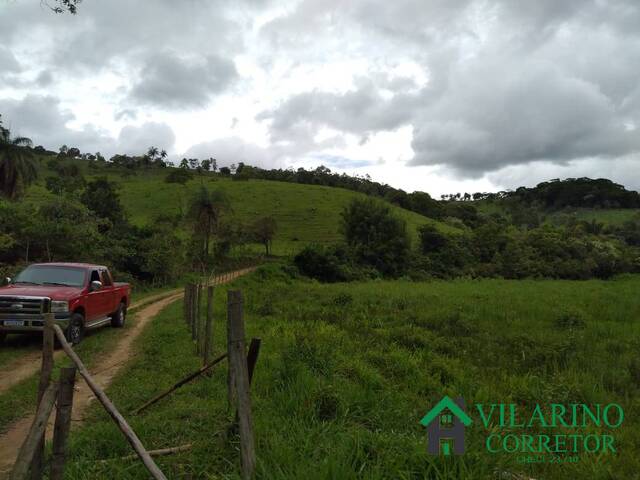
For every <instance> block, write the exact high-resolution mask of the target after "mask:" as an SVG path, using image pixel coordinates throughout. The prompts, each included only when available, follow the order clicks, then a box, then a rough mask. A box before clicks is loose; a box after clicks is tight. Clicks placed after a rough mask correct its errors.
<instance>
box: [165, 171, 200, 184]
mask: <svg viewBox="0 0 640 480" xmlns="http://www.w3.org/2000/svg"><path fill="white" fill-rule="evenodd" d="M192 178H193V174H192V173H191V172H190V171H189V170H187V169H184V168H174V169H172V170H171V171H170V172H169V174H168V175H167V176H166V177H165V179H164V181H165V182H167V183H180V184H182V185H184V184H185V183H187V182H188V181H189V180H191V179H192Z"/></svg>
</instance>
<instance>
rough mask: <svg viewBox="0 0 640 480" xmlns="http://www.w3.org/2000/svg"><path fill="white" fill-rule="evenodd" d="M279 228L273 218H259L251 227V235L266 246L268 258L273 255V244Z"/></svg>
mask: <svg viewBox="0 0 640 480" xmlns="http://www.w3.org/2000/svg"><path fill="white" fill-rule="evenodd" d="M277 228H278V226H277V224H276V221H275V219H274V218H273V217H261V218H258V219H257V220H256V221H255V222H253V224H252V225H251V233H252V235H253V238H254V239H255V240H256V241H257V242H260V243H261V244H262V245H264V249H265V253H266V254H267V256H268V255H269V254H270V253H271V242H272V241H273V237H274V236H275V234H276V230H277Z"/></svg>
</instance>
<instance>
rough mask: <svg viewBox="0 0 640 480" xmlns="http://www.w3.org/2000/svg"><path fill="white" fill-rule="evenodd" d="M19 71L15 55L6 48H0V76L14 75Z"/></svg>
mask: <svg viewBox="0 0 640 480" xmlns="http://www.w3.org/2000/svg"><path fill="white" fill-rule="evenodd" d="M21 70H22V69H21V68H20V64H19V63H18V60H16V57H15V55H14V54H13V53H11V51H10V50H9V49H8V48H5V47H2V46H0V74H4V73H15V72H19V71H21Z"/></svg>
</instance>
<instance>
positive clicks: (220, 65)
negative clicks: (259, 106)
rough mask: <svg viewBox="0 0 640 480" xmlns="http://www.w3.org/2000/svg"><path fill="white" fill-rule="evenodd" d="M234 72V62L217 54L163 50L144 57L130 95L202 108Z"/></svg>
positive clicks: (141, 99)
mask: <svg viewBox="0 0 640 480" xmlns="http://www.w3.org/2000/svg"><path fill="white" fill-rule="evenodd" d="M237 76H238V73H237V71H236V68H235V65H234V64H233V62H231V61H230V60H227V59H225V58H222V57H219V56H216V55H207V56H205V57H196V58H184V57H181V56H178V55H176V54H175V53H173V52H166V53H164V54H158V55H153V56H152V57H150V58H148V59H147V60H146V62H145V65H144V67H143V68H142V71H141V73H140V81H139V82H138V83H137V84H136V85H135V86H134V87H133V89H132V90H131V93H130V98H131V99H132V100H134V101H136V102H138V103H142V104H151V105H156V106H161V107H166V108H174V109H188V108H197V107H201V108H202V107H205V106H206V105H207V103H208V102H209V99H210V98H211V96H212V95H213V94H216V93H220V92H222V91H223V90H224V89H226V88H227V87H228V86H229V85H230V84H231V82H232V81H233V80H234V79H235V78H236V77H237Z"/></svg>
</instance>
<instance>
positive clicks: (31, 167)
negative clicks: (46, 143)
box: [0, 125, 38, 200]
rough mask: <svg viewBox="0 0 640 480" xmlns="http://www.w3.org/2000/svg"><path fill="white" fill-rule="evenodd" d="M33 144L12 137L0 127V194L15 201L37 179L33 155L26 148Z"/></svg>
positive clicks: (22, 138) (26, 139) (23, 139)
mask: <svg viewBox="0 0 640 480" xmlns="http://www.w3.org/2000/svg"><path fill="white" fill-rule="evenodd" d="M31 145H32V142H31V140H30V139H28V138H26V137H15V138H12V137H11V132H10V131H9V130H8V129H6V128H3V127H2V126H1V125H0V194H2V195H3V196H5V197H7V198H8V199H9V200H15V199H16V198H18V197H19V196H20V194H21V193H22V192H23V191H24V188H26V187H28V186H29V185H30V184H31V183H32V182H33V181H34V180H35V179H36V178H37V177H38V170H37V169H36V164H35V162H34V161H33V153H32V152H31V150H29V149H28V148H25V147H30V146H31Z"/></svg>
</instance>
